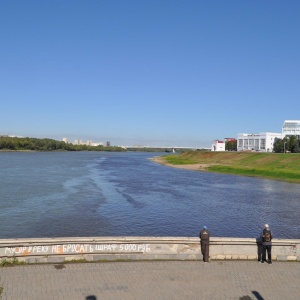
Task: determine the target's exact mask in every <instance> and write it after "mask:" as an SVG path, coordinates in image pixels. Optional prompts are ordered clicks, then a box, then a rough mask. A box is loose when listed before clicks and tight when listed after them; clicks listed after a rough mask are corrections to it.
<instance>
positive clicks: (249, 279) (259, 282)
mask: <svg viewBox="0 0 300 300" xmlns="http://www.w3.org/2000/svg"><path fill="white" fill-rule="evenodd" d="M0 287H2V288H3V290H2V294H1V297H2V298H1V297H0V299H1V300H12V299H13V300H16V299H22V300H27V299H30V300H37V299H39V300H41V299H43V300H48V299H49V300H50V299H51V300H52V299H72V300H77V299H78V300H100V299H101V300H102V299H118V300H120V299H122V300H123V299H124V300H126V299H159V300H161V299H235V300H236V299H241V300H247V299H248V300H249V299H258V300H262V299H272V300H273V299H275V300H276V299H280V300H281V299H291V300H293V299H300V263H299V262H274V263H273V264H272V265H268V264H260V263H258V262H257V261H211V262H210V263H206V264H205V263H203V262H202V261H134V262H106V263H103V262H101V263H75V264H71V263H70V264H56V265H53V264H44V265H43V264H39V265H26V266H13V267H4V268H0Z"/></svg>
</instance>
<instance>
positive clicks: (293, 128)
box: [282, 120, 300, 139]
mask: <svg viewBox="0 0 300 300" xmlns="http://www.w3.org/2000/svg"><path fill="white" fill-rule="evenodd" d="M292 135H296V136H297V138H298V139H299V138H300V120H286V121H284V123H283V126H282V136H283V137H286V136H287V137H290V136H292Z"/></svg>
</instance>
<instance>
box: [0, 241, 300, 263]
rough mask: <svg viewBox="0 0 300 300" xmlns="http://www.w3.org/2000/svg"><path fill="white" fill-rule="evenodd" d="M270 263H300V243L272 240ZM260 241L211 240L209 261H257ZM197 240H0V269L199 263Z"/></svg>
mask: <svg viewBox="0 0 300 300" xmlns="http://www.w3.org/2000/svg"><path fill="white" fill-rule="evenodd" d="M272 243H273V247H272V260H274V261H285V262H300V239H274V240H273V241H272ZM261 254H262V247H261V240H260V239H259V238H230V237H212V238H211V239H210V259H211V260H253V261H260V260H261ZM202 258H203V257H202V254H201V251H200V243H199V238H196V237H125V236H124V237H72V238H71V237H70V238H32V239H28V238H27V239H2V240H0V263H1V264H0V265H2V266H5V265H7V266H8V265H9V264H36V263H67V262H99V261H103V262H105V261H139V260H202Z"/></svg>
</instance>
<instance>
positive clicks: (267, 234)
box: [260, 224, 273, 264]
mask: <svg viewBox="0 0 300 300" xmlns="http://www.w3.org/2000/svg"><path fill="white" fill-rule="evenodd" d="M260 237H261V239H262V250H263V253H262V260H261V263H264V262H265V261H267V260H266V252H268V264H272V254H271V250H272V239H273V234H272V231H271V229H270V227H269V225H268V224H265V228H264V230H263V231H262V233H261V236H260Z"/></svg>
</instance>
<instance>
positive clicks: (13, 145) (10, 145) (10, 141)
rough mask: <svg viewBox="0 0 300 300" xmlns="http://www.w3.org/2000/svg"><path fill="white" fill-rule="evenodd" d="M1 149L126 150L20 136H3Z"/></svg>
mask: <svg viewBox="0 0 300 300" xmlns="http://www.w3.org/2000/svg"><path fill="white" fill-rule="evenodd" d="M0 150H10V151H22V150H23V151H25V150H31V151H124V149H123V148H121V147H116V146H110V147H104V146H88V145H73V144H69V143H65V142H62V141H56V140H53V139H47V138H44V139H38V138H29V137H25V138H18V137H5V136H4V137H3V136H2V137H1V136H0Z"/></svg>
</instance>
